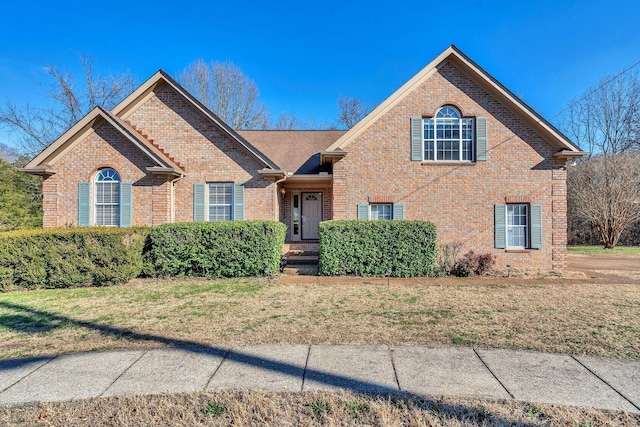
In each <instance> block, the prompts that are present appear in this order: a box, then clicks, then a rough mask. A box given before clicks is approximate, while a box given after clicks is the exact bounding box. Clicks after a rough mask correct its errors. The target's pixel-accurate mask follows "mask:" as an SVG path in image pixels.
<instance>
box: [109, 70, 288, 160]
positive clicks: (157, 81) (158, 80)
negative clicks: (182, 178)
mask: <svg viewBox="0 0 640 427" xmlns="http://www.w3.org/2000/svg"><path fill="white" fill-rule="evenodd" d="M161 84H167V85H169V86H170V87H172V88H173V89H174V90H175V91H176V92H177V93H179V94H180V95H181V96H182V97H183V98H184V99H185V100H187V102H189V103H190V104H192V105H193V106H194V107H195V108H196V109H197V110H199V111H200V112H201V113H202V114H203V115H204V116H205V117H206V118H207V119H209V120H210V121H211V122H212V123H213V124H214V125H215V126H216V127H218V129H220V130H221V131H222V132H223V133H225V134H227V135H228V136H229V137H230V138H231V139H232V140H234V141H236V142H237V143H238V144H240V145H241V146H243V147H244V148H245V149H247V150H248V151H249V152H250V153H251V154H253V156H254V157H255V158H256V159H257V160H258V161H259V162H260V163H262V164H264V165H265V166H266V167H268V168H272V169H277V166H276V164H275V163H274V162H273V161H271V159H269V158H268V157H267V156H265V155H264V154H263V153H262V152H260V150H258V149H256V148H255V147H254V146H253V145H251V144H250V143H249V142H248V141H247V140H245V139H244V138H242V137H241V136H240V135H239V134H238V133H237V132H236V131H235V130H233V129H232V128H231V127H230V126H229V125H227V124H226V123H225V122H224V121H222V120H221V119H220V118H219V117H218V116H216V115H215V114H214V113H213V112H212V111H211V110H209V109H208V108H207V107H206V106H205V105H204V104H202V103H201V102H200V101H198V100H197V99H196V98H195V97H194V96H193V95H191V94H190V93H189V92H188V91H187V90H186V89H185V88H183V87H182V86H181V85H180V83H178V82H177V81H175V80H174V79H173V78H172V77H171V76H170V75H169V74H167V73H166V72H165V71H164V70H158V72H156V73H155V74H154V75H153V76H151V77H150V78H149V79H148V80H147V81H146V82H144V83H143V84H142V85H141V86H140V87H139V88H137V89H136V90H134V91H133V92H132V93H131V95H129V96H127V97H126V98H125V99H123V100H122V102H120V103H119V104H118V105H116V106H115V107H114V108H113V109H112V110H111V111H112V113H113V114H114V115H116V116H118V117H121V118H126V117H127V115H128V114H129V112H131V111H133V110H134V109H135V107H137V106H138V105H139V104H140V103H142V102H144V101H145V100H147V99H148V98H149V97H150V96H151V95H152V94H153V90H154V89H155V88H156V87H158V85H161ZM178 160H180V159H178Z"/></svg>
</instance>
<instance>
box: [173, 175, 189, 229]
mask: <svg viewBox="0 0 640 427" xmlns="http://www.w3.org/2000/svg"><path fill="white" fill-rule="evenodd" d="M185 176H186V175H185V174H180V176H179V177H177V178H175V179H173V180H171V181H169V183H170V184H171V191H170V192H169V222H170V223H171V224H173V223H174V222H175V221H176V207H175V203H174V201H175V198H176V183H177V182H178V181H180V180H181V179H184V177H185Z"/></svg>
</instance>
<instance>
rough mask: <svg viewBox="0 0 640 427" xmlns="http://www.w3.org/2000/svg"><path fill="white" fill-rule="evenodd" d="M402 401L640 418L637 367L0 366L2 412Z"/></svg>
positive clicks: (495, 354) (318, 353)
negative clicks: (202, 395)
mask: <svg viewBox="0 0 640 427" xmlns="http://www.w3.org/2000/svg"><path fill="white" fill-rule="evenodd" d="M340 388H342V389H347V390H351V391H356V392H372V393H398V392H399V391H402V392H408V393H411V394H416V395H421V396H433V397H439V396H460V397H479V398H489V399H515V400H518V401H527V402H540V403H551V404H562V405H572V406H589V407H594V408H600V409H612V410H624V411H628V412H633V413H640V360H618V359H604V358H597V357H584V356H575V357H574V356H568V355H562V354H547V353H534V352H527V351H511V350H482V349H471V348H462V347H454V348H433V347H425V346H395V347H393V348H389V347H387V346H385V345H377V346H376V345H365V346H359V345H335V346H334V345H312V346H308V345H267V346H253V347H237V348H230V349H227V348H217V347H182V348H164V349H156V350H133V351H114V352H103V353H82V354H72V355H65V356H58V357H43V358H31V359H18V360H8V361H0V404H2V405H15V404H22V403H27V402H37V401H60V400H71V399H86V398H92V397H101V396H116V395H132V394H157V393H165V392H167V393H175V392H192V391H202V390H208V391H212V390H220V389H262V390H277V391H307V390H335V389H340Z"/></svg>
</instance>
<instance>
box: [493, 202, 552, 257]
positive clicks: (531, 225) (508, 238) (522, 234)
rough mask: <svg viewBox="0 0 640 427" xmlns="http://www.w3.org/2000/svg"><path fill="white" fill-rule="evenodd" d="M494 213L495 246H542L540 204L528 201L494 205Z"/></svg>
mask: <svg viewBox="0 0 640 427" xmlns="http://www.w3.org/2000/svg"><path fill="white" fill-rule="evenodd" d="M494 213H495V220H494V225H495V247H496V248H502V249H507V250H508V249H515V250H518V249H540V248H541V247H542V206H540V205H533V204H528V203H509V204H504V205H495V207H494Z"/></svg>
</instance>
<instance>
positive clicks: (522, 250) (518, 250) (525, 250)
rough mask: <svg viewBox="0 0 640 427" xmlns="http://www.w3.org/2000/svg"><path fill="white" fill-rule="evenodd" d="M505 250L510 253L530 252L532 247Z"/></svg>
mask: <svg viewBox="0 0 640 427" xmlns="http://www.w3.org/2000/svg"><path fill="white" fill-rule="evenodd" d="M504 251H505V253H508V254H528V253H529V252H531V249H505V250H504Z"/></svg>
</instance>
